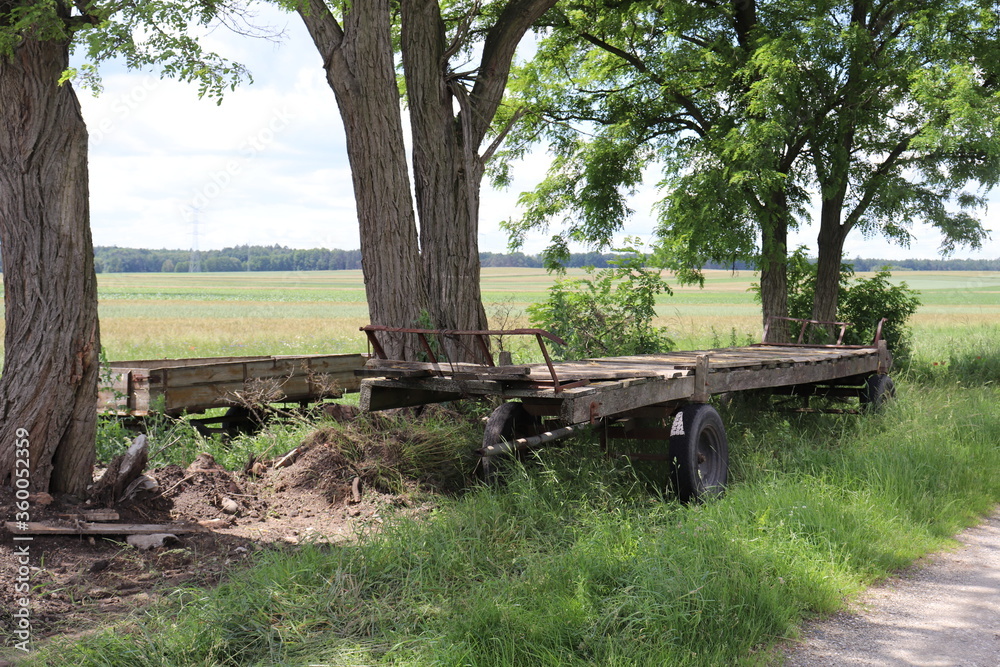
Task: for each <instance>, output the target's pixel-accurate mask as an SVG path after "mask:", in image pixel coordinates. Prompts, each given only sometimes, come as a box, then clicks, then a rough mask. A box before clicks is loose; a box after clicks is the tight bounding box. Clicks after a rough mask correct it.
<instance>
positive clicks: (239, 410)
mask: <svg viewBox="0 0 1000 667" xmlns="http://www.w3.org/2000/svg"><path fill="white" fill-rule="evenodd" d="M225 418H226V421H224V422H222V423H221V424H220V426H221V427H222V431H223V433H225V434H226V435H227V436H228V437H236V436H238V435H244V434H251V433H256V432H257V431H259V430H260V429H261V427H262V426H263V424H262V423H261V421H260V419H259V418H258V416H257V415H255V414H254V413H253V412H252V411H251V410H250V409H249V408H245V407H243V406H242V405H234V406H233V407H231V408H229V409H228V410H226V414H225Z"/></svg>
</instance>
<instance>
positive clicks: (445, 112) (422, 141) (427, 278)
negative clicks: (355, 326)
mask: <svg viewBox="0 0 1000 667" xmlns="http://www.w3.org/2000/svg"><path fill="white" fill-rule="evenodd" d="M555 2H556V0H510V1H509V2H508V3H507V4H506V6H505V7H504V9H503V11H502V12H501V13H500V15H499V16H498V17H497V18H496V19H495V20H494V23H493V24H492V26H491V27H490V28H489V30H488V31H487V34H486V37H485V39H484V41H483V44H482V60H481V62H480V65H479V68H478V71H477V72H476V73H475V76H474V79H475V84H474V85H473V87H472V90H471V91H470V90H468V88H467V87H466V84H465V83H464V81H463V80H462V79H463V77H460V76H457V75H456V74H455V73H454V72H452V71H451V69H450V63H449V59H450V58H451V57H452V56H453V55H454V54H455V50H451V51H449V49H450V46H451V45H448V44H446V39H447V38H446V35H445V24H444V21H443V20H442V16H441V9H440V5H439V4H438V0H401V1H400V2H399V5H398V6H399V11H400V16H401V19H402V26H401V29H400V48H401V52H402V57H403V69H404V75H405V77H406V88H407V96H408V100H407V101H408V104H409V110H410V119H411V130H412V139H413V169H414V181H415V183H414V189H415V191H416V200H417V212H418V217H419V220H420V242H419V245H418V243H417V236H416V227H415V223H414V215H413V209H412V203H411V202H412V200H411V194H410V187H409V182H408V180H407V172H406V164H405V160H406V151H405V148H404V144H403V134H402V129H401V123H400V111H399V102H400V100H399V93H398V89H397V85H396V79H395V70H394V69H393V49H392V41H391V37H392V16H391V14H390V5H389V2H387V0H366V2H363V3H354V4H352V5H350V6H348V8H347V9H346V10H345V13H344V19H343V20H344V26H343V28H341V26H340V25H339V24H338V22H337V20H336V18H335V17H334V16H333V14H332V13H331V12H330V10H329V8H328V7H327V5H326V4H325V2H323V0H310V3H309V7H308V9H304V10H301V11H300V14H301V15H302V18H303V21H305V23H306V26H307V27H308V29H309V32H310V34H311V35H312V38H313V41H314V42H315V44H316V46H317V48H318V49H319V52H320V54H322V55H323V59H324V67H325V68H326V71H327V79H328V80H329V82H330V85H331V87H333V90H334V92H335V93H336V95H337V102H338V104H339V106H340V112H341V116H342V118H343V120H344V126H345V129H346V131H347V144H348V154H349V156H350V159H351V170H352V175H353V178H354V188H355V198H356V199H357V203H358V218H359V222H360V223H361V252H362V262H363V264H364V267H365V281H366V285H367V286H368V305H369V309H370V310H371V318H372V321H373V322H376V323H382V324H390V325H393V324H395V325H401V324H404V323H413V322H414V321H415V320H416V319H417V318H418V316H422V315H424V314H426V315H427V316H428V317H429V318H430V323H431V324H433V325H434V326H435V327H437V328H444V329H483V328H486V326H487V321H486V312H485V310H484V309H483V305H482V298H481V294H480V280H479V278H480V265H479V200H480V184H481V182H482V178H483V172H484V164H485V161H486V160H487V159H488V158H489V155H490V152H491V150H487V151H486V154H485V155H480V153H479V149H480V146H481V145H482V143H483V141H484V139H485V137H486V134H487V132H488V130H489V128H490V125H491V123H492V121H493V118H494V116H495V115H496V111H497V108H498V107H499V105H500V102H501V100H502V99H503V93H504V90H505V89H506V85H507V78H508V76H509V73H510V65H511V61H512V59H513V57H514V52H515V50H516V48H517V45H518V43H519V42H520V40H521V38H522V37H523V36H524V33H525V32H526V31H527V30H528V29H529V28H530V27H531V25H532V24H533V23H534V22H535V21H536V20H538V18H539V17H540V16H541V15H542V14H543V13H544V12H545V11H546V10H547V9H549V8H550V7H552V6H553V5H554V4H555ZM470 11H478V9H472V10H470ZM467 18H468V19H469V20H470V21H471V20H472V19H473V18H475V17H472V16H469V17H467ZM462 31H463V29H459V32H460V35H459V39H460V41H461V42H462V43H463V44H464V45H466V46H467V45H468V41H463V40H469V38H470V35H469V34H467V33H464V32H462ZM456 105H457V110H456ZM491 149H492V147H491ZM379 207H381V209H380V208H379ZM366 218H367V219H366ZM373 254H378V255H382V254H385V255H388V256H389V257H390V258H392V261H391V263H386V262H385V260H384V258H382V257H373ZM378 262H381V263H382V264H381V266H380V267H379V266H376V263H378ZM387 270H389V271H391V273H390V274H388V275H387V274H386V271H387ZM414 281H421V282H420V284H419V285H418V284H417V283H415V282H414ZM448 352H449V356H450V358H451V359H452V360H471V359H475V358H476V352H474V351H473V350H472V349H469V348H462V347H453V348H452V349H450V350H448Z"/></svg>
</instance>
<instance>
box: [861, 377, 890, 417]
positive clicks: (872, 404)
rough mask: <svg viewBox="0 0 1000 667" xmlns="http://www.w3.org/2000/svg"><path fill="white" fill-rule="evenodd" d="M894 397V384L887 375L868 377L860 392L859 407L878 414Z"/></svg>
mask: <svg viewBox="0 0 1000 667" xmlns="http://www.w3.org/2000/svg"><path fill="white" fill-rule="evenodd" d="M895 395H896V383H894V382H893V381H892V378H891V377H889V376H888V375H882V374H876V375H869V376H868V379H867V380H865V388H864V389H862V390H861V395H860V397H859V398H860V400H861V407H862V408H863V409H865V410H866V411H868V412H878V411H879V410H881V409H882V406H883V405H885V404H886V403H887V402H888V401H890V400H891V399H892V398H893V397H894V396H895Z"/></svg>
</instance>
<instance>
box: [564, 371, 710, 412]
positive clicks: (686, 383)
mask: <svg viewBox="0 0 1000 667" xmlns="http://www.w3.org/2000/svg"><path fill="white" fill-rule="evenodd" d="M586 389H590V390H591V391H590V392H579V393H577V394H575V395H574V394H571V393H570V392H572V391H574V390H572V389H570V390H567V391H566V392H565V393H566V394H569V395H568V396H566V397H564V398H563V404H562V410H561V412H560V415H559V416H560V418H561V419H562V421H563V423H566V424H579V423H581V422H585V421H590V419H591V418H595V419H596V418H600V417H610V416H612V415H616V414H619V413H621V412H624V411H626V410H630V409H632V408H636V407H641V406H644V405H653V404H655V403H665V402H667V401H677V400H682V399H685V398H688V397H689V396H691V395H692V394H693V393H694V391H695V378H694V376H693V375H689V376H686V377H683V378H677V379H674V380H670V381H667V382H664V381H663V380H659V379H653V378H640V379H636V380H631V381H629V380H624V381H612V382H602V383H597V384H594V385H591V386H589V387H586Z"/></svg>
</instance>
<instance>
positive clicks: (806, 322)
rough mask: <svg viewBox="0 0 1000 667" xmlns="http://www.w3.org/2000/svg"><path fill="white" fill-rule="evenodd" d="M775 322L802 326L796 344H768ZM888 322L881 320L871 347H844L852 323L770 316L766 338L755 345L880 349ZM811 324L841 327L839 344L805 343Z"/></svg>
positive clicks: (765, 333)
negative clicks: (803, 340)
mask: <svg viewBox="0 0 1000 667" xmlns="http://www.w3.org/2000/svg"><path fill="white" fill-rule="evenodd" d="M774 320H781V321H785V322H798V323H800V324H801V325H802V326H801V327H800V328H799V337H798V339H797V340H796V342H794V343H769V342H767V334H768V331H770V329H771V322H773V321H774ZM887 321H888V320H887V318H885V317H883V318H882V319H881V320H879V322H878V327H877V328H876V330H875V339H874V340H873V341H872V342H871V344H870V345H844V334H845V333H846V331H847V327H850V326H854V325H853V324H852V323H850V322H823V321H820V320H807V319H803V318H800V317H776V316H774V315H769V316H768V318H767V322H766V323H765V324H764V336H763V339H762V340H761V342H760V343H755V345H756V346H766V345H774V346H779V347H787V346H802V347H835V348H842V349H863V348H869V347H878V344H879V341H881V340H882V326H883V325H884V324H885V323H886V322H887ZM810 324H815V325H820V326H822V325H826V324H829V325H833V326H836V327H840V334H839V335H838V336H837V342H836V343H833V344H826V345H817V344H813V343H803V342H802V339H803V338H804V337H805V334H806V327H807V326H809V325H810Z"/></svg>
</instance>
